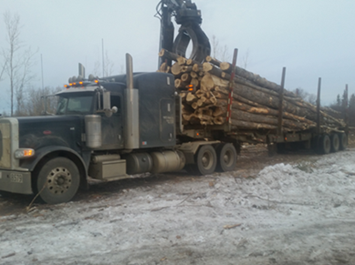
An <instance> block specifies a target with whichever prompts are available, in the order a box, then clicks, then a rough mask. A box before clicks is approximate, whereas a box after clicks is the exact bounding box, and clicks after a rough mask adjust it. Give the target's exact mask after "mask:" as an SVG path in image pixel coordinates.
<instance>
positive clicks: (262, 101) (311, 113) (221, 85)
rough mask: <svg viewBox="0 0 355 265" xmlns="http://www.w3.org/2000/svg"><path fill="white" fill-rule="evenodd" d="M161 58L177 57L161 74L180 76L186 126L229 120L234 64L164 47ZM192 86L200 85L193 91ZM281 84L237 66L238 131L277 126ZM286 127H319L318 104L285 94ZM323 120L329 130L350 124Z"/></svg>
mask: <svg viewBox="0 0 355 265" xmlns="http://www.w3.org/2000/svg"><path fill="white" fill-rule="evenodd" d="M159 56H160V57H162V58H163V59H166V60H172V61H174V63H173V64H172V66H171V67H169V66H167V63H166V62H165V63H163V64H162V65H161V66H160V69H159V70H158V71H159V72H169V73H172V74H173V75H174V76H175V87H176V90H177V91H178V92H179V93H180V96H181V97H182V102H183V106H182V108H183V109H182V116H183V124H184V125H186V126H188V125H197V124H198V125H222V124H225V123H226V122H227V121H226V120H227V119H226V117H227V107H228V95H229V91H230V90H229V81H230V79H231V72H232V65H231V64H230V63H226V62H220V61H218V60H216V59H214V58H212V57H210V56H207V58H206V60H205V62H204V63H203V64H200V63H197V62H194V61H193V60H191V59H186V58H184V57H181V56H179V55H177V54H174V53H171V52H168V51H167V50H164V49H163V50H161V51H160V53H159ZM188 85H193V86H194V87H195V90H194V91H188V90H187V87H188ZM280 90H281V86H279V85H277V84H275V83H272V82H270V81H268V80H266V79H265V78H262V77H260V76H259V75H256V74H253V73H251V72H248V71H246V70H245V69H242V68H240V67H236V70H235V78H234V80H233V104H232V113H231V125H232V128H233V129H241V130H248V129H251V130H252V129H265V130H276V129H277V125H278V116H279V105H280ZM282 117H283V125H282V127H283V130H284V131H300V130H306V129H309V128H312V127H316V121H317V108H316V106H314V105H312V104H310V103H308V102H305V101H304V100H302V99H301V98H299V97H297V96H296V95H295V94H294V93H292V92H290V91H287V90H284V92H283V112H282ZM321 124H322V126H323V127H327V128H339V127H344V126H345V124H344V122H343V121H342V120H340V119H337V118H334V117H333V116H331V115H330V114H329V112H328V113H327V112H325V111H321Z"/></svg>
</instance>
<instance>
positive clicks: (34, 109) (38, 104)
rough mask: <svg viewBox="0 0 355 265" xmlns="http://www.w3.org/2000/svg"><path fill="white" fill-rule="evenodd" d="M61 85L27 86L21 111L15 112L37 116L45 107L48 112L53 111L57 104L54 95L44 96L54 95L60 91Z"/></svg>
mask: <svg viewBox="0 0 355 265" xmlns="http://www.w3.org/2000/svg"><path fill="white" fill-rule="evenodd" d="M61 89H62V88H61V87H56V88H53V87H44V88H33V87H31V88H29V89H28V90H27V91H26V93H25V96H26V97H25V100H24V102H23V107H22V109H21V111H19V112H18V113H16V114H17V115H19V116H38V115H41V114H42V113H43V111H44V109H45V107H44V106H45V104H46V110H47V111H48V112H50V113H54V111H55V109H56V105H57V100H56V97H48V98H47V99H46V98H45V96H49V95H54V94H55V93H56V92H58V91H60V90H61Z"/></svg>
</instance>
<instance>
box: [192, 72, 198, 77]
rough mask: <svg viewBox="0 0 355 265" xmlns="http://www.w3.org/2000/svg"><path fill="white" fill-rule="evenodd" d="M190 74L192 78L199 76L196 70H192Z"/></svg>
mask: <svg viewBox="0 0 355 265" xmlns="http://www.w3.org/2000/svg"><path fill="white" fill-rule="evenodd" d="M190 75H191V77H192V78H198V75H197V73H195V72H190Z"/></svg>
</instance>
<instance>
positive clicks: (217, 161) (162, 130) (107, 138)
mask: <svg viewBox="0 0 355 265" xmlns="http://www.w3.org/2000/svg"><path fill="white" fill-rule="evenodd" d="M80 76H83V75H82V74H81V75H80ZM191 88H192V87H190V88H187V90H186V91H185V92H184V93H187V94H188V93H191V92H194V93H197V92H196V91H193V90H194V88H192V90H191ZM182 93H183V92H181V91H180V92H179V93H177V90H176V87H175V78H174V76H173V75H172V74H169V73H161V72H154V73H133V70H132V58H131V57H130V55H128V54H127V73H126V75H119V76H112V77H106V78H101V79H95V78H94V79H93V77H92V76H91V77H90V78H89V80H83V81H78V82H72V83H70V84H69V85H68V86H67V89H65V90H63V91H61V92H58V93H57V95H56V96H57V97H58V105H57V109H56V113H55V115H45V116H41V117H18V118H13V117H11V118H8V117H2V118H1V119H0V136H1V141H0V143H1V144H0V190H2V191H8V192H14V193H23V194H33V193H39V196H40V197H41V198H42V200H44V201H45V202H47V203H50V204H53V203H61V202H66V201H69V200H70V199H72V198H73V196H74V195H75V194H76V192H77V190H78V188H79V187H80V186H82V187H86V186H87V183H88V181H87V179H88V177H91V178H94V179H98V180H102V181H113V180H119V179H124V178H130V176H131V175H135V174H141V173H145V172H151V173H163V172H172V171H179V170H182V169H183V168H185V169H186V170H188V171H192V172H194V173H198V174H203V175H205V174H211V173H213V172H214V171H215V170H216V169H217V170H219V171H230V170H234V169H235V167H236V159H237V152H239V151H240V147H241V144H242V143H245V142H249V143H261V142H262V143H266V144H269V145H270V146H276V147H278V148H282V147H285V148H286V147H287V145H294V144H297V145H300V144H303V145H304V146H306V147H307V146H308V147H309V148H310V147H311V146H312V145H313V146H316V147H317V148H320V150H321V152H323V153H328V152H330V151H337V150H339V149H343V148H345V145H346V137H345V136H346V135H345V133H344V131H342V130H336V129H329V130H328V131H326V130H325V129H322V128H323V127H320V128H318V129H321V131H316V130H313V129H307V130H302V131H298V132H289V131H286V132H282V133H281V134H277V133H274V134H273V133H270V132H271V131H272V129H275V127H273V126H272V125H268V124H266V123H259V125H260V126H259V128H254V125H255V124H256V123H255V122H243V119H245V118H242V120H240V121H239V120H237V118H235V117H233V119H232V120H231V122H229V123H225V124H222V125H216V124H215V125H212V124H207V125H206V124H205V125H202V124H194V123H193V122H190V123H186V121H184V119H183V116H184V114H183V106H184V103H183V102H184V99H183V98H184V97H183V96H182V95H181V94H182ZM185 100H186V99H185ZM245 105H246V104H245ZM215 106H216V107H218V106H217V105H215ZM237 114H238V113H237ZM239 114H240V113H239ZM205 115H206V114H205ZM285 128H287V126H286V127H283V129H285ZM246 129H247V130H246ZM315 129H317V126H316V127H315Z"/></svg>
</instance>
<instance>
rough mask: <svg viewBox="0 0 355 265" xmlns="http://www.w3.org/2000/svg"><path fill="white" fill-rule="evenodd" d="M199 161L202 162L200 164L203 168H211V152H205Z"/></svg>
mask: <svg viewBox="0 0 355 265" xmlns="http://www.w3.org/2000/svg"><path fill="white" fill-rule="evenodd" d="M201 162H202V166H203V167H204V168H205V169H209V168H211V167H212V165H213V158H212V154H211V153H210V152H205V153H204V154H203V156H202V159H201Z"/></svg>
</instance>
